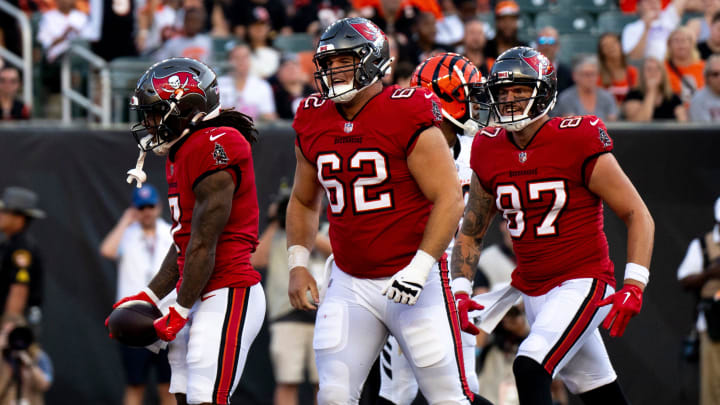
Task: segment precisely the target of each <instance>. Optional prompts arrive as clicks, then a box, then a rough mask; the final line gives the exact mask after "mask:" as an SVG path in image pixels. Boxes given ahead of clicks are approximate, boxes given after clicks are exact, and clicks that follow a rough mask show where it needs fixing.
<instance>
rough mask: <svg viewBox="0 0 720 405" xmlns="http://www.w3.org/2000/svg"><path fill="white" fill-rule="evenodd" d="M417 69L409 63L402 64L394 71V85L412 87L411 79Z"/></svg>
mask: <svg viewBox="0 0 720 405" xmlns="http://www.w3.org/2000/svg"><path fill="white" fill-rule="evenodd" d="M414 70H415V67H414V66H413V65H412V64H411V63H409V62H400V63H398V64H397V67H396V68H395V70H394V71H393V84H397V85H398V86H400V87H410V78H411V77H412V74H413V71H414Z"/></svg>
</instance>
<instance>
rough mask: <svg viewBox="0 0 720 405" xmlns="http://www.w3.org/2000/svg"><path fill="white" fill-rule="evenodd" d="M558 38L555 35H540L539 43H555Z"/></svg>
mask: <svg viewBox="0 0 720 405" xmlns="http://www.w3.org/2000/svg"><path fill="white" fill-rule="evenodd" d="M555 43H557V39H556V38H555V37H540V38H538V45H555Z"/></svg>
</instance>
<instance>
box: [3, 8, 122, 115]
mask: <svg viewBox="0 0 720 405" xmlns="http://www.w3.org/2000/svg"><path fill="white" fill-rule="evenodd" d="M0 1H2V0H0ZM73 55H77V56H79V57H80V58H82V59H84V60H85V61H87V62H89V63H90V65H91V66H92V67H93V68H95V69H98V70H99V73H98V76H99V80H100V104H95V102H94V101H93V99H94V97H93V93H94V89H95V86H93V80H92V78H93V75H92V74H91V75H89V77H88V78H87V86H88V87H87V89H88V96H87V97H85V96H83V95H82V94H80V93H79V92H77V91H75V89H73V88H72V83H71V68H70V65H71V59H72V56H73ZM60 91H61V93H62V121H63V123H64V124H70V122H71V121H72V114H71V113H72V111H71V110H72V103H73V102H74V103H76V104H79V105H80V106H82V107H84V108H85V109H87V111H88V112H89V113H90V114H93V115H95V116H96V117H98V118H100V123H101V124H103V125H109V124H110V97H111V94H110V91H111V89H110V69H109V68H108V63H107V62H106V61H105V59H103V58H101V57H99V56H98V55H96V54H94V53H93V52H91V51H90V50H88V49H87V48H85V47H84V46H82V45H80V44H77V43H76V44H72V45H71V46H70V49H68V51H67V52H65V55H63V57H62V65H61V66H60Z"/></svg>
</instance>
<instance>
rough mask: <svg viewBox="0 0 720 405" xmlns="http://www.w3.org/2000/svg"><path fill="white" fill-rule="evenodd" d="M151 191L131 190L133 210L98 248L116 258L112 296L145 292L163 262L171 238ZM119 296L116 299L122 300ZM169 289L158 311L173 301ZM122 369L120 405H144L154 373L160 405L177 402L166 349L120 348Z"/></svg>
mask: <svg viewBox="0 0 720 405" xmlns="http://www.w3.org/2000/svg"><path fill="white" fill-rule="evenodd" d="M158 203H159V197H158V192H157V190H156V189H155V187H153V186H151V185H150V184H147V183H145V184H144V185H143V186H142V188H136V189H135V190H134V191H133V196H132V206H131V207H129V208H127V209H126V210H125V212H124V213H123V215H122V217H120V219H119V220H118V222H117V223H116V224H115V226H114V227H113V229H112V230H111V231H110V232H109V233H108V234H107V235H106V236H105V238H104V239H103V241H102V243H101V244H100V254H101V255H102V256H103V257H105V258H108V259H111V260H117V261H118V266H117V292H116V294H115V296H116V297H120V298H122V297H127V296H128V295H131V294H135V293H137V292H138V291H141V290H142V289H143V288H145V286H146V285H148V283H149V282H150V280H152V278H153V276H155V273H157V271H158V270H159V269H160V265H161V264H162V262H163V260H164V259H165V255H166V254H167V252H168V249H170V248H171V247H172V244H173V240H172V234H171V232H170V224H168V223H167V222H165V220H163V219H162V218H161V217H160V212H161V208H160V205H159V204H158ZM120 298H118V299H120ZM175 298H176V295H175V292H174V291H173V292H172V293H171V294H170V298H168V297H165V298H163V300H162V301H161V303H160V305H159V307H160V308H162V309H163V310H167V307H169V305H170V304H171V303H172V302H174V301H175ZM119 347H120V355H121V358H122V362H123V366H124V368H125V394H124V399H123V405H142V403H143V396H144V394H145V386H146V385H147V384H148V381H149V373H150V371H152V370H155V373H156V375H155V380H156V381H157V395H158V398H160V404H161V405H171V404H174V403H175V397H174V395H172V394H170V392H169V389H170V364H169V363H168V357H167V353H168V352H167V350H162V351H160V352H159V353H157V354H155V353H153V352H151V351H150V350H147V349H144V348H137V347H129V346H125V345H119Z"/></svg>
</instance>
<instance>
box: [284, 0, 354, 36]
mask: <svg viewBox="0 0 720 405" xmlns="http://www.w3.org/2000/svg"><path fill="white" fill-rule="evenodd" d="M293 3H294V4H293V5H292V6H291V7H290V8H289V10H290V11H289V12H288V18H289V20H290V27H291V28H292V31H293V32H308V33H310V32H314V31H317V30H320V21H319V20H324V19H325V18H332V20H333V21H334V20H339V19H341V18H343V17H345V11H346V10H347V9H349V8H350V0H295V1H294V2H293Z"/></svg>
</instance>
